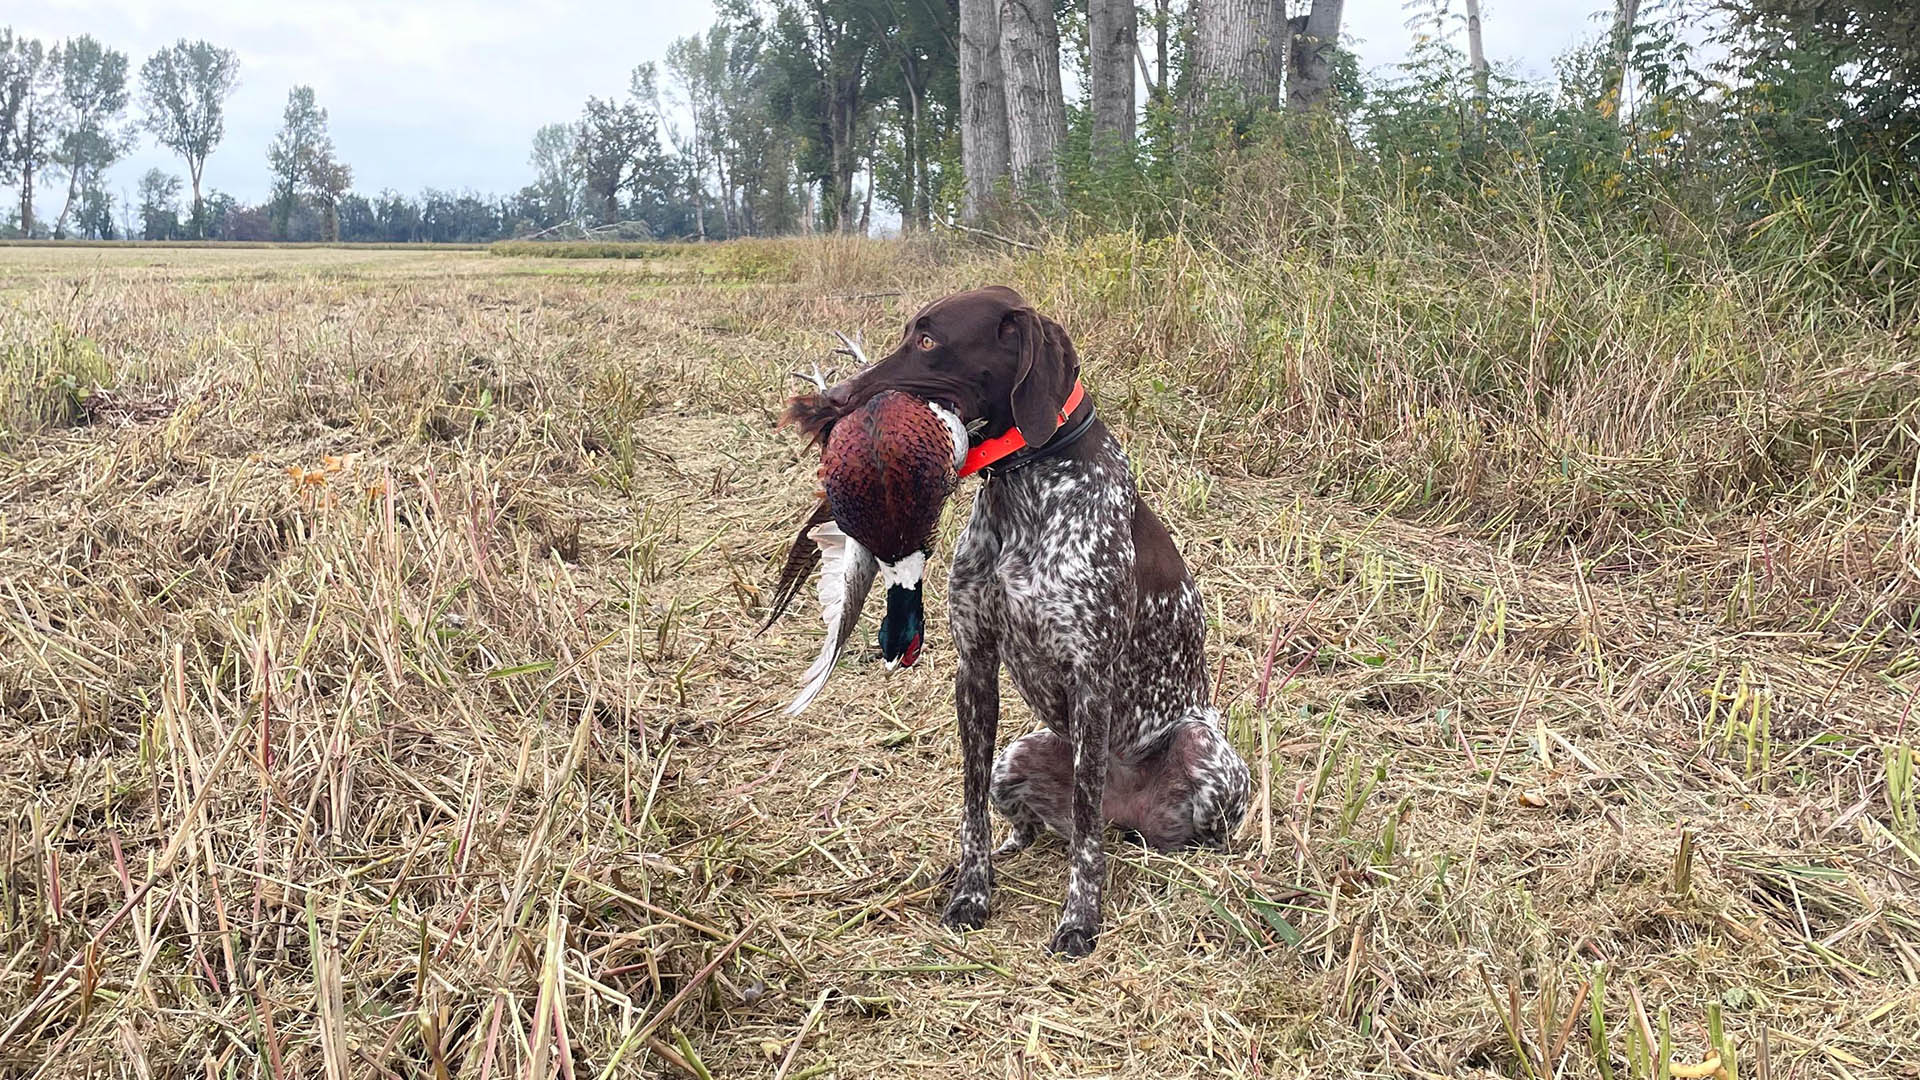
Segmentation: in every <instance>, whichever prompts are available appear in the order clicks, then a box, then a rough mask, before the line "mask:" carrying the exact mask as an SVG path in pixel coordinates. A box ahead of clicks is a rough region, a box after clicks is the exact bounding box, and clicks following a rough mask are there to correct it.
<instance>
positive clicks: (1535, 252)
mask: <svg viewBox="0 0 1920 1080" xmlns="http://www.w3.org/2000/svg"><path fill="white" fill-rule="evenodd" d="M1838 175H1839V174H1836V176H1838ZM1797 190H1801V191H1802V195H1801V196H1796V198H1797V199H1799V202H1798V203H1797V205H1799V206H1801V207H1802V209H1801V211H1798V212H1799V213H1800V214H1801V216H1800V217H1797V218H1792V217H1790V215H1789V211H1788V210H1787V209H1783V210H1781V211H1777V212H1775V213H1773V214H1770V215H1767V216H1764V217H1761V218H1759V219H1758V220H1757V221H1756V222H1755V223H1754V224H1753V225H1751V226H1749V227H1743V228H1738V229H1736V228H1731V227H1728V226H1727V225H1725V224H1724V223H1720V224H1716V223H1697V222H1694V221H1692V220H1690V219H1688V218H1686V217H1684V216H1683V215H1681V214H1680V212H1679V211H1678V210H1677V209H1675V206H1676V205H1677V203H1675V202H1671V201H1669V202H1666V203H1656V202H1652V201H1647V200H1643V202H1644V203H1645V204H1646V205H1648V206H1653V207H1654V208H1655V209H1658V210H1662V211H1663V212H1665V213H1667V214H1668V216H1667V217H1666V218H1665V219H1662V220H1658V221H1656V220H1654V219H1653V218H1651V217H1649V215H1648V214H1647V213H1644V212H1638V211H1633V210H1632V209H1631V208H1630V207H1629V206H1627V205H1626V204H1625V203H1623V204H1622V212H1621V217H1620V219H1619V220H1612V219H1608V218H1605V217H1595V216H1593V215H1591V214H1587V213H1585V212H1575V211H1570V210H1568V209H1565V208H1563V205H1562V204H1563V203H1564V202H1565V200H1564V199H1563V198H1560V197H1558V196H1556V195H1555V194H1554V192H1553V191H1551V190H1550V189H1549V188H1548V187H1547V185H1546V183H1545V182H1544V181H1543V179H1542V177H1541V175H1540V173H1539V172H1538V171H1537V170H1530V169H1527V168H1522V167H1519V166H1515V167H1514V168H1512V169H1511V170H1509V171H1508V172H1506V173H1504V174H1501V175H1493V174H1491V173H1489V174H1487V175H1485V176H1483V177H1482V182H1481V183H1480V184H1479V185H1478V187H1477V188H1476V189H1475V190H1474V191H1472V192H1470V193H1465V194H1457V195H1454V194H1447V193H1444V192H1441V191H1438V190H1435V189H1431V188H1429V189H1424V190H1422V189H1413V188H1410V187H1407V186H1405V185H1404V184H1402V183H1401V182H1399V180H1398V179H1396V176H1395V174H1394V173H1393V172H1392V171H1390V170H1386V169H1383V168H1381V167H1380V166H1378V165H1377V164H1375V163H1371V162H1370V161H1368V160H1367V159H1366V158H1365V157H1364V156H1361V155H1356V154H1352V153H1350V152H1340V151H1326V150H1323V151H1321V152H1318V153H1301V152H1299V150H1298V148H1276V147H1270V148H1268V149H1267V150H1264V151H1258V152H1253V153H1250V154H1247V155H1245V156H1243V157H1242V158H1241V159H1240V160H1238V161H1237V162H1236V164H1235V166H1234V167H1233V168H1230V169H1228V170H1226V171H1225V172H1224V173H1223V179H1222V181H1221V184H1220V189H1219V193H1218V196H1217V197H1216V198H1213V199H1210V200H1207V201H1205V202H1201V201H1193V202H1190V203H1187V204H1186V205H1185V206H1184V208H1183V209H1182V211H1181V214H1182V219H1181V221H1180V225H1181V230H1180V231H1179V232H1178V233H1175V234H1171V235H1160V236H1154V235H1151V234H1150V233H1147V232H1142V231H1135V230H1129V231H1125V232H1117V233H1116V232H1104V233H1102V232H1091V231H1089V232H1088V233H1086V234H1083V235H1078V236H1068V237H1064V238H1061V239H1059V240H1057V241H1056V242H1055V243H1054V244H1053V245H1051V246H1050V247H1049V248H1048V249H1047V250H1045V251H1044V252H1041V253H1039V254H1036V255H1033V256H1031V257H1028V258H1025V259H1024V260H1023V261H1022V262H1021V263H1020V264H1019V269H1018V273H1019V275H1020V277H1021V278H1022V279H1023V283H1024V284H1025V285H1026V286H1027V287H1028V289H1029V291H1031V292H1033V293H1034V294H1035V295H1034V299H1035V301H1036V303H1039V304H1040V305H1041V306H1043V307H1045V308H1048V309H1050V310H1056V311H1064V312H1065V313H1067V317H1068V321H1069V324H1070V326H1071V328H1072V330H1073V332H1074V333H1075V335H1076V337H1077V338H1078V339H1079V340H1080V345H1081V351H1082V353H1083V355H1086V356H1089V357H1091V358H1092V361H1091V362H1092V363H1093V364H1094V365H1095V367H1096V369H1097V370H1101V371H1102V374H1103V375H1105V376H1106V377H1107V378H1108V379H1109V380H1112V379H1114V378H1116V377H1117V378H1118V379H1119V380H1120V381H1121V382H1122V383H1123V385H1124V387H1125V389H1124V391H1122V392H1123V393H1124V394H1125V395H1126V396H1127V398H1128V405H1127V407H1128V408H1129V409H1130V410H1139V409H1142V408H1145V409H1147V410H1148V413H1149V415H1150V416H1151V417H1152V419H1153V421H1154V424H1155V426H1156V427H1158V428H1159V429H1161V430H1164V431H1167V432H1169V433H1170V438H1172V439H1173V440H1174V441H1175V442H1178V443H1182V444H1186V443H1191V444H1193V445H1194V446H1195V447H1196V448H1203V449H1204V448H1211V450H1212V452H1213V454H1214V456H1216V457H1217V458H1221V459H1230V460H1231V461H1232V462H1233V463H1234V464H1235V465H1236V466H1239V467H1244V468H1245V469H1246V470H1247V471H1249V472H1252V473H1255V474H1260V475H1273V476H1286V477H1291V478H1296V479H1300V480H1303V481H1304V482H1305V483H1306V485H1307V486H1308V487H1309V488H1310V489H1312V490H1314V491H1316V492H1319V493H1325V494H1337V495H1340V496H1343V497H1346V498H1350V499H1356V500H1360V501H1362V502H1364V503H1365V504H1367V505H1371V506H1377V507H1381V508H1384V509H1387V510H1389V511H1392V512H1395V513H1401V514H1408V515H1417V516H1420V517H1422V518H1424V519H1428V520H1441V521H1447V522H1455V523H1460V524H1464V525H1467V526H1470V527H1473V528H1476V529H1478V530H1482V531H1485V532H1488V533H1493V534H1500V535H1510V536H1512V537H1514V538H1515V539H1516V540H1517V542H1519V543H1522V544H1524V545H1527V546H1528V547H1530V548H1534V549H1554V548H1562V547H1564V545H1565V544H1567V543H1574V544H1577V545H1580V546H1583V547H1589V548H1593V549H1595V550H1602V551H1605V550H1618V551H1623V552H1638V553H1640V554H1641V555H1642V556H1646V555H1651V556H1655V557H1657V556H1658V555H1659V554H1660V552H1661V551H1663V550H1665V549H1668V548H1671V547H1672V546H1674V545H1687V544H1691V543H1694V542H1695V541H1696V540H1697V539H1698V537H1700V536H1701V535H1702V534H1708V535H1712V534H1719V535H1722V536H1724V537H1726V538H1729V539H1733V538H1739V537H1744V536H1746V535H1749V534H1751V533H1752V532H1754V531H1755V530H1761V531H1768V530H1770V531H1771V532H1772V534H1774V535H1775V536H1776V537H1777V538H1778V539H1779V540H1781V541H1783V542H1784V544H1785V546H1784V547H1782V549H1781V551H1780V552H1779V557H1780V558H1783V559H1787V560H1789V562H1793V561H1794V560H1796V559H1797V558H1798V557H1799V553H1800V552H1801V551H1802V550H1805V551H1809V552H1810V551H1812V550H1814V549H1815V548H1818V547H1819V546H1820V545H1821V544H1823V543H1824V544H1828V545H1829V546H1830V545H1831V543H1832V542H1834V540H1835V537H1836V535H1838V534H1845V535H1846V537H1847V543H1858V544H1859V545H1860V546H1861V547H1862V548H1863V549H1865V550H1875V551H1880V552H1885V553H1887V554H1889V555H1893V554H1897V553H1901V552H1904V553H1906V557H1904V558H1881V559H1875V560H1871V561H1870V562H1869V563H1868V565H1866V566H1865V567H1859V568H1856V569H1855V570H1854V571H1842V570H1840V568H1839V566H1838V564H1834V563H1831V562H1818V561H1817V560H1816V561H1814V562H1807V563H1805V564H1804V565H1798V566H1794V567H1791V568H1792V569H1797V570H1800V571H1803V572H1805V573H1806V574H1808V575H1809V578H1810V579H1811V580H1813V581H1815V582H1819V583H1826V584H1830V585H1831V587H1832V588H1833V589H1835V590H1839V591H1841V592H1849V591H1857V592H1858V596H1857V597H1856V600H1857V603H1855V604H1854V605H1853V607H1855V608H1856V609H1857V610H1855V612H1854V614H1856V615H1858V616H1859V617H1861V618H1867V619H1887V618H1891V619H1892V620H1893V621H1894V623H1896V624H1897V625H1902V626H1905V627H1908V628H1911V627H1912V626H1913V620H1914V619H1915V618H1916V617H1917V616H1916V608H1915V605H1913V604H1912V603H1911V602H1903V601H1901V600H1900V599H1899V597H1901V596H1903V595H1912V594H1914V593H1916V592H1920V569H1917V568H1916V563H1915V560H1914V558H1913V556H1912V553H1913V552H1914V551H1916V550H1920V524H1917V523H1916V520H1915V517H1914V509H1913V505H1912V498H1911V496H1912V493H1913V490H1914V489H1915V486H1916V485H1920V474H1917V470H1920V360H1916V359H1915V354H1914V349H1913V345H1914V338H1915V332H1916V330H1920V316H1917V315H1916V310H1917V309H1916V307H1915V304H1916V298H1920V291H1916V284H1915V283H1916V282H1920V275H1916V274H1911V273H1908V272H1907V271H1906V270H1905V269H1904V267H1905V266H1906V265H1907V264H1908V263H1911V262H1912V260H1914V258H1915V254H1914V253H1915V252H1916V251H1920V247H1917V246H1916V244H1920V225H1916V222H1915V221H1914V219H1913V217H1912V214H1911V211H1910V208H1909V207H1908V206H1907V204H1905V203H1902V202H1900V201H1899V200H1898V199H1895V198H1882V197H1880V195H1878V194H1877V193H1874V192H1871V191H1864V190H1858V189H1856V190H1855V191H1854V193H1853V194H1852V195H1850V196H1849V195H1846V194H1845V193H1844V192H1843V193H1842V194H1840V195H1835V196H1832V197H1831V198H1829V199H1828V201H1827V202H1824V203H1821V204H1819V206H1818V207H1817V208H1815V207H1814V206H1813V204H1811V203H1809V202H1807V201H1806V198H1805V197H1804V191H1805V189H1804V188H1801V189H1797ZM1823 190H1826V189H1823ZM1869 258H1871V259H1872V262H1871V265H1868V260H1869ZM1902 260H1905V261H1904V262H1903V261H1902ZM1836 267H1837V269H1836ZM1848 268H1852V270H1849V269H1848ZM1855 270H1857V271H1858V272H1857V273H1854V272H1853V271H1855ZM1876 282H1883V283H1884V288H1881V287H1879V286H1877V285H1876V284H1875V283H1876ZM1115 389H1117V388H1115V387H1112V386H1109V387H1108V388H1107V393H1108V395H1109V396H1111V395H1112V394H1113V392H1114V390H1115ZM1807 558H1809V559H1811V558H1813V557H1812V556H1810V555H1809V556H1807ZM1813 591H1814V592H1815V593H1822V594H1824V592H1825V585H1815V586H1814V590H1813ZM1815 607H1816V608H1817V607H1819V605H1817V604H1816V605H1815Z"/></svg>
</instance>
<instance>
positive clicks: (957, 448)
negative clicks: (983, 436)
mask: <svg viewBox="0 0 1920 1080" xmlns="http://www.w3.org/2000/svg"><path fill="white" fill-rule="evenodd" d="M927 408H929V409H932V410H933V415H935V416H937V417H939V418H940V420H941V422H942V423H944V424H946V425H947V430H948V431H949V432H951V433H952V435H953V467H954V468H956V469H957V468H959V467H960V466H961V465H962V464H963V463H965V461H966V460H967V448H968V444H969V443H970V441H971V440H969V439H968V438H967V425H965V424H963V423H961V422H960V417H959V416H958V415H956V414H955V413H954V411H953V410H952V409H949V408H947V407H946V406H944V405H935V404H934V403H932V402H928V403H927Z"/></svg>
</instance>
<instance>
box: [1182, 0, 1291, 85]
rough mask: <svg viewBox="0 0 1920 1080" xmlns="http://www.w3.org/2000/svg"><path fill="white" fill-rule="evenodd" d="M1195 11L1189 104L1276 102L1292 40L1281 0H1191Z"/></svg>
mask: <svg viewBox="0 0 1920 1080" xmlns="http://www.w3.org/2000/svg"><path fill="white" fill-rule="evenodd" d="M1322 2H1324V0H1322ZM1193 12H1194V20H1193V81H1192V85H1191V91H1192V93H1193V100H1192V101H1191V102H1190V105H1189V107H1197V108H1199V109H1201V110H1205V111H1221V110H1224V111H1228V112H1234V113H1243V112H1246V111H1249V110H1255V109H1271V108H1273V107H1274V106H1275V105H1277V104H1278V103H1279V101H1280V76H1281V71H1282V70H1283V68H1284V67H1285V66H1286V48H1287V41H1288V34H1287V24H1286V23H1285V21H1284V20H1285V11H1284V10H1283V9H1282V7H1281V5H1280V4H1279V3H1277V2H1276V0H1193Z"/></svg>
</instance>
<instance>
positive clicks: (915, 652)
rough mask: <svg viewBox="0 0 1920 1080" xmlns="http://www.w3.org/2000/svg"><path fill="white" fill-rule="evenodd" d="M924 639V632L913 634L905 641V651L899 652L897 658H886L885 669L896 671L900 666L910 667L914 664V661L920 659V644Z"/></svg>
mask: <svg viewBox="0 0 1920 1080" xmlns="http://www.w3.org/2000/svg"><path fill="white" fill-rule="evenodd" d="M925 640H926V635H925V634H915V635H914V636H913V640H912V641H909V642H907V651H906V652H904V653H901V654H900V658H899V659H897V660H888V661H887V662H886V664H887V670H888V671H898V670H900V669H901V668H910V667H912V666H913V665H914V662H915V661H917V660H919V659H920V644H921V642H923V641H925Z"/></svg>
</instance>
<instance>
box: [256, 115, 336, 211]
mask: <svg viewBox="0 0 1920 1080" xmlns="http://www.w3.org/2000/svg"><path fill="white" fill-rule="evenodd" d="M325 123H326V114H325V113H323V112H322V111H321V110H320V108H319V106H317V105H315V104H314V100H313V87H311V86H296V87H294V88H293V89H292V90H290V91H288V92H287V108H286V111H285V112H283V113H282V114H281V120H280V131H279V133H278V134H276V135H275V136H274V137H273V141H272V142H271V143H268V144H267V168H268V170H269V171H270V172H271V174H272V176H273V196H272V198H271V200H270V201H269V204H268V205H269V213H270V214H271V216H272V218H273V235H274V239H276V240H285V239H287V229H288V225H289V223H290V222H291V221H292V219H293V208H294V205H295V203H296V202H297V201H298V200H299V198H300V185H301V182H302V180H303V178H304V177H305V175H306V171H307V159H308V158H309V157H311V156H312V153H313V149H312V148H313V144H314V143H315V142H316V141H317V140H318V139H319V137H320V131H321V128H322V125H324V124H325Z"/></svg>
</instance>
